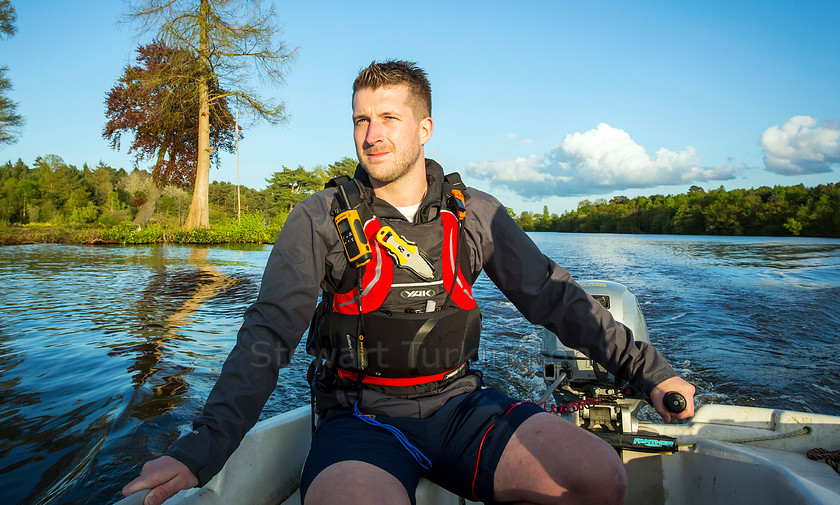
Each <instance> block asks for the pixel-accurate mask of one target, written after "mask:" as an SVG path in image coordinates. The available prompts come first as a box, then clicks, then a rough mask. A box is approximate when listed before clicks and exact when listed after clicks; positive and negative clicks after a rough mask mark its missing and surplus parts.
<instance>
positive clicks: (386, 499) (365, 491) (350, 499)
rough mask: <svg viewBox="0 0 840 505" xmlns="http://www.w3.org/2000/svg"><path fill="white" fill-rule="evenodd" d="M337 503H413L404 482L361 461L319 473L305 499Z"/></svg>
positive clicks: (318, 504) (319, 504)
mask: <svg viewBox="0 0 840 505" xmlns="http://www.w3.org/2000/svg"><path fill="white" fill-rule="evenodd" d="M371 450H376V448H371ZM337 503H346V504H364V505H376V504H383V505H410V504H411V500H410V499H409V498H408V493H407V492H406V490H405V488H404V487H403V485H402V483H401V482H400V481H399V480H397V478H396V477H394V476H393V475H391V474H390V473H388V472H386V471H385V470H383V469H381V468H379V467H377V466H374V465H371V464H370V463H365V462H362V461H342V462H340V463H335V464H333V465H330V466H328V467H327V468H325V469H324V471H322V472H321V473H319V474H318V476H317V477H315V480H313V481H312V484H310V485H309V489H307V491H306V498H305V505H335V504H337Z"/></svg>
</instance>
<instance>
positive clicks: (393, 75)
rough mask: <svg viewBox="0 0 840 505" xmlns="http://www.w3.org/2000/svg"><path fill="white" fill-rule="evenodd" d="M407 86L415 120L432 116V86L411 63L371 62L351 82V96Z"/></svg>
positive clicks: (420, 70) (423, 74)
mask: <svg viewBox="0 0 840 505" xmlns="http://www.w3.org/2000/svg"><path fill="white" fill-rule="evenodd" d="M400 84H404V85H406V86H408V90H409V93H410V95H411V104H409V105H410V106H411V109H412V110H413V111H414V115H415V116H416V118H417V119H423V118H426V117H431V116H432V86H431V84H429V79H428V78H427V77H426V72H425V71H424V70H423V69H422V68H420V67H418V66H417V63H414V62H412V61H402V60H387V61H384V62H382V63H377V62H375V61H374V62H371V64H370V66H368V67H367V68H365V69H363V70H362V71H361V72H359V76H358V77H356V80H355V81H353V96H355V95H356V92H357V91H359V90H360V89H372V90H376V89H379V88H382V87H385V86H398V85H400Z"/></svg>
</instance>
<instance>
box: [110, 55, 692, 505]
mask: <svg viewBox="0 0 840 505" xmlns="http://www.w3.org/2000/svg"><path fill="white" fill-rule="evenodd" d="M352 105H353V132H354V139H355V144H356V154H357V155H358V158H359V165H358V167H357V169H356V173H355V175H354V178H353V179H352V180H349V179H346V180H334V181H333V182H332V184H331V185H330V187H328V188H327V189H325V190H323V191H320V192H318V193H316V194H315V195H312V196H311V197H309V198H308V199H306V200H305V201H304V202H302V203H300V204H298V205H297V206H296V207H295V208H294V210H293V211H292V212H291V213H290V214H289V217H288V219H287V220H286V223H285V225H284V227H283V230H282V231H281V232H280V235H279V237H278V239H277V241H276V243H275V244H274V248H273V250H272V252H271V255H270V257H269V260H268V263H267V266H266V269H265V274H264V277H263V280H262V284H261V287H260V293H259V297H258V299H257V301H256V302H255V303H254V304H253V305H251V306H250V307H249V308H248V310H247V311H246V313H245V317H244V323H243V325H242V327H241V329H240V330H239V333H238V337H237V343H236V346H235V347H234V349H233V350H232V352H231V354H230V356H229V357H228V358H227V360H226V362H225V364H224V366H223V368H222V372H221V376H220V377H219V379H218V382H217V383H216V385H215V387H214V388H213V390H212V391H211V393H210V396H209V398H208V400H207V403H206V404H205V408H204V413H203V415H202V416H200V417H198V418H197V419H196V420H195V421H194V424H193V430H192V432H191V433H189V434H187V435H186V436H184V437H181V438H180V439H178V440H177V441H176V442H175V443H174V444H173V445H172V447H171V448H170V449H169V451H168V453H167V455H165V456H163V457H161V458H158V459H156V460H154V461H151V462H149V463H147V464H146V465H144V467H143V470H142V473H141V475H140V476H139V477H138V478H137V479H135V480H134V481H132V482H131V483H129V484H128V485H127V486H126V487H125V489H124V491H123V492H124V493H125V494H126V495H128V494H131V493H133V492H136V491H138V490H140V489H150V488H151V489H152V491H151V492H150V493H149V494H148V495H147V497H146V500H145V504H146V505H155V504H159V503H161V502H163V501H164V500H165V499H167V498H169V497H170V496H172V495H173V494H175V493H176V492H177V491H179V490H181V489H186V488H189V487H193V486H196V485H204V484H205V483H206V482H208V481H209V480H210V479H211V478H212V477H213V476H214V475H215V474H216V473H218V472H219V470H220V469H221V468H222V466H223V465H224V463H225V461H226V460H227V459H228V457H229V456H230V455H231V453H232V452H233V451H234V450H235V449H236V447H237V446H238V445H239V443H240V441H241V440H242V437H243V436H244V435H245V433H246V432H247V431H248V430H249V429H250V428H251V427H252V426H253V425H254V424H255V423H256V421H257V419H258V417H259V414H260V411H261V410H262V408H263V405H264V404H265V402H266V401H267V399H268V398H269V396H270V395H271V393H272V391H274V389H275V387H276V382H277V377H278V369H279V368H280V367H282V366H285V365H287V364H288V363H289V362H290V359H291V355H292V352H293V351H294V349H295V348H296V347H297V345H298V343H299V342H300V340H301V338H302V335H303V334H304V333H305V332H306V331H307V328H310V330H309V338H308V341H307V350H308V351H309V352H310V353H312V354H314V355H315V360H314V362H313V366H312V367H311V368H310V373H309V380H310V382H311V385H312V391H313V398H314V410H315V412H316V414H317V419H318V422H317V429H316V430H315V433H314V436H313V439H312V446H311V449H310V451H309V455H308V457H307V459H306V462H305V464H304V468H303V472H302V475H301V483H300V496H301V500H302V501H303V502H304V503H305V504H307V505H309V504H335V503H364V504H373V503H383V504H408V503H414V501H415V498H414V494H415V488H416V486H417V484H418V480H419V479H420V477H426V478H428V479H430V480H432V481H433V482H435V483H437V484H439V485H441V486H442V487H444V488H446V489H448V490H450V491H452V492H454V493H456V494H458V495H460V496H463V497H466V498H468V499H471V500H477V501H483V502H486V503H495V502H521V503H599V504H612V503H623V501H624V496H625V493H626V487H627V482H626V480H627V477H626V474H625V471H624V468H623V466H622V463H621V461H620V459H619V458H618V456H617V454H616V452H615V451H614V450H613V449H612V448H611V447H610V446H609V445H608V444H606V443H604V442H602V441H601V440H600V439H599V438H598V437H596V436H595V435H592V434H591V433H589V432H587V431H585V430H583V429H581V428H578V427H577V426H574V425H572V424H571V423H569V422H567V421H565V420H563V419H562V418H560V417H558V416H556V415H554V414H550V413H547V412H545V411H544V410H543V409H542V408H541V407H539V406H537V405H536V404H534V403H531V402H527V401H522V400H521V399H518V398H511V397H509V396H507V395H505V394H503V393H501V392H499V391H498V390H496V389H494V388H486V387H482V381H481V376H480V374H479V373H477V372H476V371H473V370H471V369H470V366H469V364H470V361H471V360H473V359H475V358H476V357H477V351H478V341H479V333H480V329H481V323H480V316H479V313H478V308H477V306H476V302H475V300H474V299H473V296H472V288H471V286H472V283H473V282H474V281H475V279H476V278H477V277H478V275H479V273H480V272H481V271H482V270H483V271H484V272H486V273H487V275H488V277H489V278H490V279H491V280H492V281H493V282H494V283H495V284H496V285H497V286H498V287H499V289H500V290H501V291H502V293H504V294H505V296H506V297H507V298H508V299H510V301H511V302H512V303H513V304H514V305H515V306H516V307H517V308H518V309H519V310H520V312H521V313H522V314H523V315H524V316H525V317H526V318H527V319H528V320H529V321H531V322H532V323H535V324H540V325H543V326H544V327H546V328H548V329H549V330H551V331H553V332H554V333H556V334H557V335H558V336H560V338H561V339H562V340H563V342H564V343H565V344H567V345H569V346H572V347H575V348H577V349H580V350H581V351H582V352H584V353H586V354H587V355H588V356H589V357H591V358H592V359H594V360H595V361H597V362H599V363H601V364H602V365H603V366H604V367H605V368H606V369H607V370H608V371H610V372H612V373H613V374H615V376H616V377H618V378H620V379H622V380H625V381H627V382H628V383H629V384H630V385H631V386H632V387H634V388H635V389H636V390H637V391H639V392H641V393H642V394H645V395H648V396H649V398H650V400H651V402H652V404H653V406H654V408H655V409H656V411H657V412H658V413H659V414H660V415H661V416H662V417H663V418H664V419H665V420H666V421H667V420H669V419H670V418H671V417H676V418H687V417H690V416H692V415H693V413H694V405H693V401H692V398H693V394H694V387H693V386H692V385H691V384H689V383H687V382H685V381H684V380H682V379H681V378H679V377H678V376H677V374H676V373H675V372H674V370H673V369H672V368H671V366H670V365H668V363H667V362H666V360H665V359H664V358H663V357H662V356H661V355H660V354H659V353H658V352H657V351H656V350H655V349H654V348H653V347H652V346H651V345H649V344H646V343H642V342H634V341H633V339H632V335H631V333H630V331H629V330H628V329H627V328H626V327H624V326H623V325H621V324H618V323H616V322H615V321H614V320H613V318H612V316H611V315H610V313H609V312H608V311H607V310H606V309H604V308H603V307H602V306H601V305H600V304H599V303H597V302H596V301H594V300H593V299H592V298H591V297H590V296H588V295H587V294H586V292H585V291H584V290H583V289H582V288H581V287H580V286H579V285H577V284H576V283H575V282H574V281H573V280H572V279H571V277H570V275H569V273H568V272H566V271H565V270H564V269H562V268H561V267H559V266H558V265H557V264H556V263H554V262H553V261H552V260H550V259H549V258H547V257H545V256H544V255H543V254H542V253H541V252H540V251H539V250H538V248H537V247H536V245H535V244H534V243H533V242H532V241H531V239H530V238H529V237H528V236H527V235H526V234H525V233H524V232H523V231H522V229H521V228H520V227H519V226H518V225H517V224H516V223H515V222H514V221H513V220H512V219H511V218H510V216H509V215H508V213H507V210H506V209H505V208H504V207H503V206H502V205H501V204H500V203H499V202H498V201H497V200H496V199H495V198H493V197H492V196H490V195H487V194H485V193H483V192H481V191H478V190H476V189H473V188H466V187H464V185H463V184H462V183H461V181H460V178H459V177H458V176H457V174H450V175H448V176H444V172H443V169H442V168H441V166H440V165H438V164H437V163H436V162H434V161H432V160H429V159H425V157H424V145H425V144H426V142H428V140H429V139H430V138H431V136H432V130H433V121H432V118H431V88H430V85H429V82H428V80H427V77H426V74H425V72H424V71H423V70H422V69H420V68H419V67H417V66H416V65H415V64H414V63H409V62H404V61H387V62H384V63H376V62H374V63H372V64H371V65H370V66H369V67H367V68H365V69H364V70H362V71H361V73H360V74H359V76H358V77H357V78H356V80H355V82H354V84H353V96H352ZM319 295H322V296H321V303H320V304H318V299H319ZM316 305H317V308H316ZM313 312H314V313H315V317H314V318H313V317H312V315H313ZM310 323H311V325H310ZM667 392H679V393H681V394H682V395H683V396H684V397H685V398H686V399H687V403H688V405H687V408H686V409H685V411H684V412H682V413H681V414H678V415H673V414H670V413H669V412H668V411H667V410H666V408H665V407H664V405H663V397H664V395H665V394H666V393H667Z"/></svg>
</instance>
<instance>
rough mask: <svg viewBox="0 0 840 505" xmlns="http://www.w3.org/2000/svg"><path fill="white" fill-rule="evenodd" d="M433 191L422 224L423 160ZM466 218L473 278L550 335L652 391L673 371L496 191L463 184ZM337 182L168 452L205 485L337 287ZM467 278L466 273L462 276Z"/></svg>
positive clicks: (317, 203) (381, 212) (284, 236)
mask: <svg viewBox="0 0 840 505" xmlns="http://www.w3.org/2000/svg"><path fill="white" fill-rule="evenodd" d="M426 172H427V179H428V182H429V188H428V190H427V192H426V197H425V198H424V200H423V202H422V203H421V205H420V208H419V209H418V211H417V214H416V215H415V222H427V221H428V220H429V219H433V218H434V217H436V216H437V213H438V212H439V211H440V209H439V206H440V194H441V189H440V184H441V182H442V180H443V169H442V168H441V167H440V165H438V164H437V163H436V162H434V161H432V160H426ZM355 179H356V181H357V182H358V183H359V185H360V189H361V192H362V196H363V198H366V199H367V200H368V201H369V202H370V203H371V206H372V209H373V212H374V214H376V215H377V216H380V217H399V216H400V214H399V212H398V211H397V210H396V209H394V208H393V207H392V206H391V205H389V204H388V203H387V202H384V201H383V200H380V199H378V198H376V197H374V195H373V190H372V189H371V186H370V181H369V179H368V177H367V174H366V173H365V172H364V171H363V170H362V169H361V168H357V170H356V174H355ZM467 194H468V195H469V198H468V200H467V214H466V218H465V219H464V221H463V226H464V229H465V232H466V233H465V238H466V239H465V243H464V244H461V245H460V247H467V248H469V258H470V262H471V264H470V265H468V266H467V265H462V266H461V268H462V269H463V270H464V271H465V273H466V270H467V268H471V269H472V278H473V279H475V278H477V277H478V274H479V273H480V272H481V271H484V272H485V273H486V274H487V276H488V277H489V278H490V280H492V281H493V282H494V283H495V284H496V286H498V288H499V289H500V290H501V292H502V293H503V294H504V295H505V296H506V297H507V298H508V299H509V300H510V301H511V302H512V303H513V304H514V305H515V306H516V308H517V309H519V311H520V312H521V313H522V314H523V316H525V318H526V319H527V320H528V321H530V322H531V323H534V324H539V325H542V326H544V327H546V328H548V329H549V330H551V331H553V332H554V333H556V334H557V335H558V336H559V337H560V338H561V340H562V341H563V342H564V343H565V344H566V345H568V346H571V347H574V348H577V349H580V350H581V351H582V352H584V353H585V354H587V355H588V356H589V357H590V358H592V359H594V360H595V361H597V362H599V363H601V364H602V365H603V366H604V367H605V368H606V369H607V370H609V371H610V372H612V373H614V374H615V375H616V377H619V378H621V379H623V380H626V381H629V383H630V384H631V386H633V387H635V388H636V389H637V390H639V391H641V392H642V393H645V394H648V393H650V391H651V390H652V389H653V388H654V387H655V386H656V385H657V384H659V383H660V382H662V381H664V380H666V379H668V378H670V377H673V376H675V375H676V373H675V372H674V370H673V369H672V368H671V366H670V365H669V364H668V363H667V362H666V361H665V359H664V358H663V357H662V356H661V355H660V354H659V352H657V351H656V350H655V349H654V348H653V346H651V345H649V344H646V343H641V342H634V341H633V340H632V336H631V335H630V334H629V331H628V330H627V329H626V328H625V327H624V326H623V325H621V324H618V323H616V322H615V320H614V319H613V318H612V316H611V315H610V313H609V312H608V311H607V310H606V309H604V308H603V307H601V305H600V304H598V303H597V302H594V301H593V299H592V298H591V297H589V296H588V295H587V293H586V292H585V291H584V290H583V288H581V287H580V286H579V285H578V284H577V283H575V282H574V281H573V280H572V278H571V276H570V275H569V273H568V272H567V271H566V270H564V269H563V268H561V267H560V266H558V265H557V264H556V263H555V262H554V261H552V260H551V259H549V258H548V257H546V256H545V255H543V254H542V253H541V252H540V250H539V249H538V248H537V246H536V245H535V244H534V243H533V241H532V240H531V239H530V238H529V237H528V235H527V234H526V233H525V232H523V231H522V229H521V228H520V227H519V225H517V224H516V222H514V221H513V219H511V217H510V216H509V215H508V212H507V210H506V209H505V207H504V206H503V205H502V204H501V203H499V201H498V200H496V199H495V198H493V197H492V196H490V195H488V194H486V193H483V192H481V191H478V190H476V189H473V188H469V189H468V190H467ZM334 195H335V189H325V190H323V191H320V192H318V193H316V194H314V195H312V196H310V197H309V198H307V199H306V200H304V201H303V202H301V203H300V204H298V205H297V206H295V208H294V210H293V211H292V212H291V213H290V214H289V216H288V218H287V220H286V223H285V224H284V226H283V229H282V230H281V232H280V234H279V236H278V237H277V241H276V242H275V244H274V248H273V249H272V251H271V255H270V256H269V259H268V263H267V265H266V268H265V273H264V274H263V278H262V284H261V286H260V292H259V296H258V298H257V301H256V302H254V303H253V304H252V305H251V306H250V307H249V308H248V309H247V310H246V311H245V316H244V322H243V324H242V327H241V328H240V330H239V333H238V335H237V341H236V345H235V346H234V348H233V350H232V351H231V353H230V355H229V356H228V358H227V360H226V361H225V363H224V365H223V367H222V372H221V375H220V377H219V379H218V381H217V383H216V385H215V386H214V387H213V389H212V391H211V392H210V395H209V397H208V399H207V402H206V404H205V406H204V411H203V414H202V415H201V416H199V417H197V418H196V419H195V421H194V423H193V430H192V432H191V433H188V434H187V435H185V436H183V437H181V438H180V439H178V440H177V441H176V442H175V443H174V444H173V445H172V447H171V448H170V449H169V451H168V453H167V454H169V455H170V456H172V457H174V458H176V459H177V460H179V461H181V462H182V463H184V464H185V465H186V466H187V467H188V468H189V469H190V470H191V471H192V472H193V473H194V474H195V475H196V476H197V477H198V480H199V485H204V484H205V483H207V482H208V481H209V480H210V479H211V478H212V477H213V476H214V475H215V474H216V473H218V472H219V470H221V468H222V466H224V463H225V461H227V459H228V457H229V456H230V455H231V454H232V453H233V451H234V450H235V449H236V448H237V447H238V446H239V443H240V442H241V440H242V438H243V437H244V436H245V433H246V432H247V431H248V430H249V429H250V428H251V427H252V426H253V425H254V424H255V423H256V422H257V420H258V418H259V415H260V412H261V411H262V408H263V406H264V405H265V402H266V401H267V400H268V398H269V397H270V395H271V393H272V392H273V391H274V389H275V387H276V384H277V377H278V372H279V369H280V367H283V366H286V365H288V364H289V362H290V360H291V356H292V353H293V352H294V350H295V348H296V347H297V346H298V343H299V342H300V340H301V337H302V336H303V335H304V334H305V333H306V332H307V329H308V327H309V323H310V321H311V318H312V315H313V312H314V310H315V307H316V304H317V301H318V297H319V293H320V291H321V289H326V290H328V291H334V290H335V288H336V286H338V284H339V282H340V281H341V279H342V275H343V274H344V270H345V268H346V267H347V261H346V259H345V254H344V250H343V246H342V243H341V241H340V240H339V237H338V233H337V231H336V228H335V224H334V223H333V219H332V217H331V216H330V207H331V204H332V202H333V199H334ZM468 275H469V274H468Z"/></svg>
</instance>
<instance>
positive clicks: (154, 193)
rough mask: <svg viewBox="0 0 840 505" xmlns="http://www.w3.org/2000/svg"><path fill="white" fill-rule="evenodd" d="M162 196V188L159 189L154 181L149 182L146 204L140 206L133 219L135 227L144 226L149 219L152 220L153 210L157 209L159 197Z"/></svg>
mask: <svg viewBox="0 0 840 505" xmlns="http://www.w3.org/2000/svg"><path fill="white" fill-rule="evenodd" d="M162 194H163V188H159V187H158V185H157V184H155V181H154V179H152V180H150V181H149V197H148V198H147V199H146V203H144V204H143V205H141V206H140V209H138V210H137V216H135V217H134V224H136V225H137V226H146V224H147V223H148V222H149V220H150V219H152V214H154V213H155V209H156V208H157V203H158V200H160V195H162Z"/></svg>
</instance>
